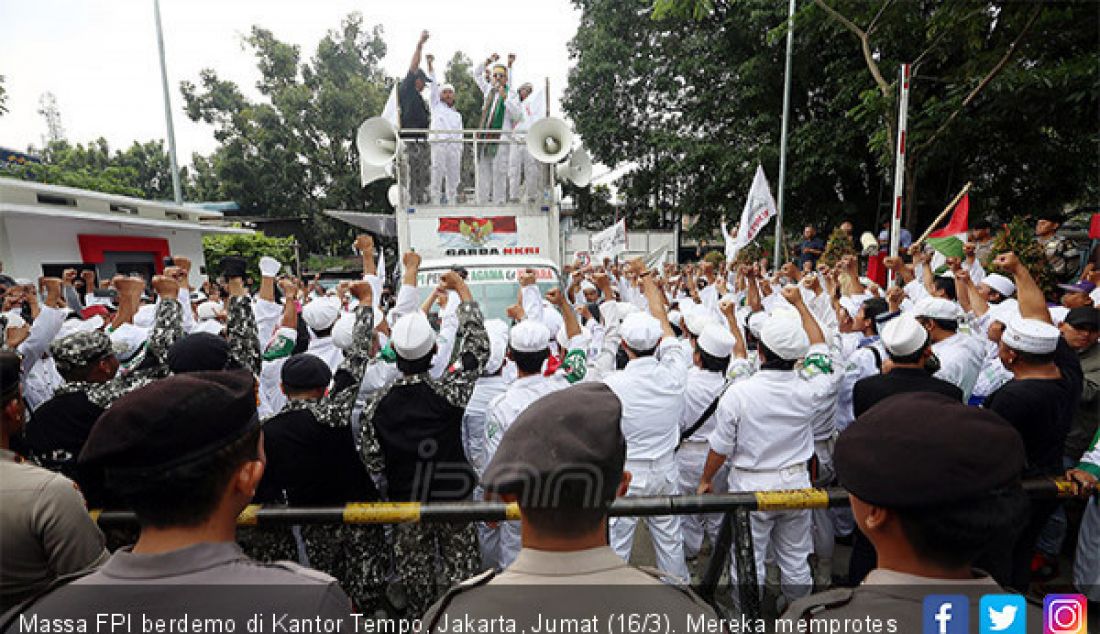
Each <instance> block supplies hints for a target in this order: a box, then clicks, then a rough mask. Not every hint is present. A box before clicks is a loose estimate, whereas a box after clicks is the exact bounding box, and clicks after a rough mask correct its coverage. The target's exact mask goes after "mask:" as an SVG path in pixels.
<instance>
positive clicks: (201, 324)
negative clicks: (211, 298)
mask: <svg viewBox="0 0 1100 634" xmlns="http://www.w3.org/2000/svg"><path fill="white" fill-rule="evenodd" d="M223 330H225V325H224V324H222V322H220V321H218V320H217V319H203V320H202V321H196V322H195V325H193V326H191V334H195V333H197V332H208V333H210V334H212V335H220V334H222V331H223Z"/></svg>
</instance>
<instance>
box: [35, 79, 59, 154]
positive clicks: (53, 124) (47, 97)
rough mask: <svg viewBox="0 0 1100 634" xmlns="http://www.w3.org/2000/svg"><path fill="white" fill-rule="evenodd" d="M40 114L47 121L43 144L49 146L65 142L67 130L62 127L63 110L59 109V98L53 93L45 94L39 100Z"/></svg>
mask: <svg viewBox="0 0 1100 634" xmlns="http://www.w3.org/2000/svg"><path fill="white" fill-rule="evenodd" d="M38 114H40V115H42V118H43V119H45V120H46V136H45V137H43V141H42V144H43V145H49V144H50V143H57V142H59V141H64V140H65V128H64V127H63V126H62V125H61V109H60V108H58V107H57V97H56V96H54V94H53V93H52V92H44V93H42V96H41V97H39V98H38Z"/></svg>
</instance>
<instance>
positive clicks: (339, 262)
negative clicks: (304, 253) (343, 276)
mask: <svg viewBox="0 0 1100 634" xmlns="http://www.w3.org/2000/svg"><path fill="white" fill-rule="evenodd" d="M347 263H348V259H347V258H344V257H340V256H338V255H311V256H309V258H307V259H306V268H305V270H306V271H309V272H311V273H320V272H322V271H327V270H328V269H339V268H343V267H344V266H345V265H346V264H347Z"/></svg>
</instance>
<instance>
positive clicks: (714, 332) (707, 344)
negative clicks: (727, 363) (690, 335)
mask: <svg viewBox="0 0 1100 634" xmlns="http://www.w3.org/2000/svg"><path fill="white" fill-rule="evenodd" d="M696 343H697V344H698V345H699V349H700V350H702V351H703V352H705V353H707V354H709V355H710V356H712V357H718V358H722V357H728V356H730V355H731V354H733V346H734V345H736V343H737V341H736V340H735V339H734V338H733V334H731V333H730V331H729V329H728V328H723V327H721V326H719V325H718V324H717V323H713V324H707V327H706V328H703V333H702V334H700V335H699V340H698V341H697V342H696Z"/></svg>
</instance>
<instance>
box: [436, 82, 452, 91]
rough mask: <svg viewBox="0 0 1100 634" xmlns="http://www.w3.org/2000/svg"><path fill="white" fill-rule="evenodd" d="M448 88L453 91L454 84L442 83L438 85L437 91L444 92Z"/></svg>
mask: <svg viewBox="0 0 1100 634" xmlns="http://www.w3.org/2000/svg"><path fill="white" fill-rule="evenodd" d="M448 90H449V91H451V92H454V91H455V86H454V84H443V85H442V86H440V87H439V92H446V91H448Z"/></svg>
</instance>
